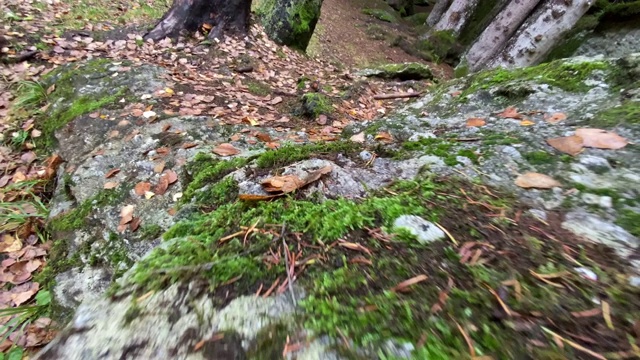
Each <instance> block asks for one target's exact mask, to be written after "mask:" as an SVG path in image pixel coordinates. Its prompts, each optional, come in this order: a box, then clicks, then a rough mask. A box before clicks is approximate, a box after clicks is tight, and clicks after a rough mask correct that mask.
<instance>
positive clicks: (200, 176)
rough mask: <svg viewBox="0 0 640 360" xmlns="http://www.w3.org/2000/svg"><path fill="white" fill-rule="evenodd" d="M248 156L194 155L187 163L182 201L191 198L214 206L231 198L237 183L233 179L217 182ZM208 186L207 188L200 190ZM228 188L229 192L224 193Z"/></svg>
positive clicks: (245, 160)
mask: <svg viewBox="0 0 640 360" xmlns="http://www.w3.org/2000/svg"><path fill="white" fill-rule="evenodd" d="M249 160H251V159H250V158H240V157H237V158H234V159H232V160H229V161H223V160H218V159H214V158H213V157H212V156H211V155H208V154H202V153H201V154H198V155H196V157H195V159H194V161H193V162H191V163H190V164H189V165H187V168H186V170H187V172H188V173H190V174H191V175H190V176H189V179H186V181H185V182H186V183H187V184H188V185H187V186H186V188H185V190H184V193H183V196H182V200H181V202H182V203H188V202H191V201H192V200H193V199H195V200H196V202H198V203H202V204H203V205H206V206H215V205H216V204H218V203H220V202H224V201H225V199H227V200H232V199H234V198H235V195H237V193H238V191H237V184H235V181H233V179H229V180H227V181H223V182H219V180H220V179H222V178H223V177H224V176H225V175H227V174H229V173H231V172H233V171H235V170H237V169H239V168H241V167H243V166H244V165H246V164H247V163H248V162H249ZM206 186H210V189H209V190H202V189H203V188H205V187H206ZM226 190H229V191H230V192H229V193H225V191H226Z"/></svg>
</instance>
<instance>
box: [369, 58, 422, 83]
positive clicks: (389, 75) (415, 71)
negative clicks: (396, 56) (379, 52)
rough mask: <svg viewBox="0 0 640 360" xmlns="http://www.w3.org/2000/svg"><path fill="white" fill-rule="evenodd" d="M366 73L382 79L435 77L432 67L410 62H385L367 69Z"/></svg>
mask: <svg viewBox="0 0 640 360" xmlns="http://www.w3.org/2000/svg"><path fill="white" fill-rule="evenodd" d="M365 75H366V76H370V77H379V78H382V79H400V80H424V79H433V73H432V72H431V68H430V67H428V66H427V65H424V64H420V63H415V62H409V63H399V64H384V65H380V66H377V67H375V68H372V69H368V70H365Z"/></svg>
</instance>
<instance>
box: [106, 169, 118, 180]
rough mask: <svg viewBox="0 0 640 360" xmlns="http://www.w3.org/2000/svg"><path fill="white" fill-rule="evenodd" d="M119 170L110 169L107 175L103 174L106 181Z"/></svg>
mask: <svg viewBox="0 0 640 360" xmlns="http://www.w3.org/2000/svg"><path fill="white" fill-rule="evenodd" d="M119 172H120V169H111V170H110V171H109V172H108V173H106V174H105V176H104V177H105V178H106V179H108V178H110V177H112V176H114V175H115V174H117V173H119Z"/></svg>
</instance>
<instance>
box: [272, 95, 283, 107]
mask: <svg viewBox="0 0 640 360" xmlns="http://www.w3.org/2000/svg"><path fill="white" fill-rule="evenodd" d="M281 102H282V98H281V97H280V96H276V97H275V98H273V100H271V101H269V104H271V105H278V104H280V103H281Z"/></svg>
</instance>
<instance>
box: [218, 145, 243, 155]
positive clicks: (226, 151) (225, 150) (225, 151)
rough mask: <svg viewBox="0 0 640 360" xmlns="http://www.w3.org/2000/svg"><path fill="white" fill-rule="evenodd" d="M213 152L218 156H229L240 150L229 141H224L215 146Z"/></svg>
mask: <svg viewBox="0 0 640 360" xmlns="http://www.w3.org/2000/svg"><path fill="white" fill-rule="evenodd" d="M213 152H214V153H216V154H217V155H220V156H231V155H238V154H240V150H238V149H236V148H235V147H233V145H231V144H229V143H224V144H220V145H218V146H216V148H215V149H213Z"/></svg>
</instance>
